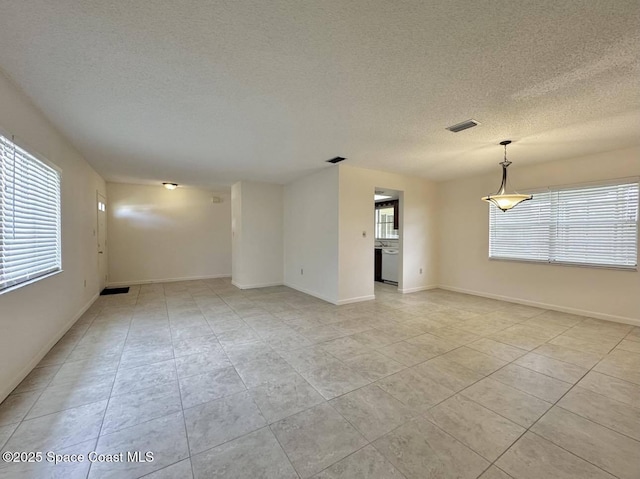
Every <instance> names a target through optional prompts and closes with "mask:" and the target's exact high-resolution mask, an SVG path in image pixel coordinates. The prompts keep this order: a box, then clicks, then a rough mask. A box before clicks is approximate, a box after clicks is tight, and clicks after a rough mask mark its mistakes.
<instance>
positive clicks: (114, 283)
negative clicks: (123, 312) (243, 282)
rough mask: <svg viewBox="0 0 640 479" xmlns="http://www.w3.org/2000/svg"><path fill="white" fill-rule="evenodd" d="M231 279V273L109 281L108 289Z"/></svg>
mask: <svg viewBox="0 0 640 479" xmlns="http://www.w3.org/2000/svg"><path fill="white" fill-rule="evenodd" d="M219 278H231V273H225V274H214V275H212V276H188V277H184V278H161V279H133V280H131V281H109V282H108V283H107V286H108V287H111V286H131V285H132V284H154V283H174V282H177V281H197V280H200V279H219Z"/></svg>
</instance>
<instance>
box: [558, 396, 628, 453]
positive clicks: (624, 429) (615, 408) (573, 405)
mask: <svg viewBox="0 0 640 479" xmlns="http://www.w3.org/2000/svg"><path fill="white" fill-rule="evenodd" d="M558 406H560V407H562V408H564V409H567V410H569V411H571V412H572V413H574V414H578V415H580V416H582V417H585V418H587V419H589V420H591V421H593V422H597V423H598V424H601V425H602V426H606V427H608V428H610V429H613V430H614V431H617V432H619V433H621V434H625V435H626V436H629V437H631V438H633V439H635V440H637V441H640V409H638V408H635V407H632V406H628V405H626V404H624V403H621V402H619V401H616V400H614V399H610V398H608V397H606V396H602V395H600V394H597V393H595V392H593V391H590V390H588V389H583V388H581V387H579V386H578V387H575V388H573V389H572V390H571V391H569V392H568V393H567V395H566V396H564V397H563V398H562V399H561V400H560V401H559V402H558Z"/></svg>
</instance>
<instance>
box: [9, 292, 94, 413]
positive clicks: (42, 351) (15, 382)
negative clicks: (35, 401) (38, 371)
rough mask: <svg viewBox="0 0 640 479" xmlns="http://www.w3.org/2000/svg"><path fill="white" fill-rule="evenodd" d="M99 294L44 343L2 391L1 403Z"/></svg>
mask: <svg viewBox="0 0 640 479" xmlns="http://www.w3.org/2000/svg"><path fill="white" fill-rule="evenodd" d="M99 296H100V293H96V294H95V295H94V296H93V297H92V298H91V299H90V300H89V302H88V303H87V304H85V305H84V306H83V307H82V308H81V309H80V311H79V312H78V313H76V315H75V316H74V317H73V318H72V319H71V320H70V321H68V322H67V323H66V324H65V325H64V326H63V327H62V329H61V330H60V332H58V334H56V335H55V336H54V337H53V338H51V341H49V342H48V343H47V344H45V345H44V347H43V348H42V349H40V351H39V352H38V354H36V355H35V357H34V358H33V359H32V360H31V362H29V364H27V365H26V366H25V367H24V368H22V370H21V371H20V372H19V373H18V375H17V376H16V377H15V378H14V380H13V381H11V382H10V383H9V385H8V386H7V387H6V388H5V389H4V390H2V391H0V403H1V402H2V401H4V400H5V398H6V397H7V396H8V395H9V394H11V391H13V390H14V389H15V388H16V387H18V384H20V383H21V382H22V380H23V379H24V378H26V377H27V375H28V374H29V373H30V372H31V371H33V368H35V367H36V366H37V365H38V363H39V362H40V361H41V360H42V358H44V357H45V356H46V355H47V353H48V352H49V351H50V350H51V348H53V347H54V346H55V345H56V343H57V342H58V341H60V339H61V338H62V336H64V335H65V334H66V333H67V331H69V329H70V328H71V326H73V325H74V324H76V321H78V320H79V319H80V317H81V316H82V315H83V314H84V313H85V312H86V311H87V310H88V309H89V308H90V307H91V305H92V304H93V303H94V302H95V301H96V299H98V297H99Z"/></svg>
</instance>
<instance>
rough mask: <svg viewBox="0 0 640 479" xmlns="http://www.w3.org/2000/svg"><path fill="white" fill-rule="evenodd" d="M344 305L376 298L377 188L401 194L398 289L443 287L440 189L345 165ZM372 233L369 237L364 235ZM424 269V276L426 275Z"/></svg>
mask: <svg viewBox="0 0 640 479" xmlns="http://www.w3.org/2000/svg"><path fill="white" fill-rule="evenodd" d="M339 168H340V178H339V182H340V220H339V232H340V233H339V234H340V239H339V251H340V268H339V270H340V273H339V284H340V287H339V302H340V303H341V304H342V303H348V302H353V301H360V300H366V299H373V295H374V283H373V268H374V260H373V250H374V236H375V234H374V200H373V195H374V192H375V189H376V188H384V189H393V190H399V191H401V192H402V193H401V196H400V249H401V251H402V265H401V267H400V274H399V284H398V287H399V289H400V290H401V291H403V292H412V291H419V290H423V289H428V288H432V287H435V286H436V284H437V270H438V265H437V234H436V228H437V225H436V222H437V197H436V185H435V183H432V182H430V181H428V180H425V179H422V178H417V177H408V176H404V175H398V174H395V173H388V172H384V171H376V170H367V169H363V168H354V167H352V166H348V165H340V167H339ZM363 231H366V232H367V236H366V238H364V237H363V236H362V232H363ZM420 268H422V274H421V273H420Z"/></svg>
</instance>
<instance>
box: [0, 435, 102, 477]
mask: <svg viewBox="0 0 640 479" xmlns="http://www.w3.org/2000/svg"><path fill="white" fill-rule="evenodd" d="M96 442H97V438H96V439H90V440H88V441H84V442H81V443H79V444H74V445H72V446H69V447H62V448H57V449H56V450H55V453H56V454H60V455H64V454H83V455H84V457H87V455H88V454H89V453H90V452H92V451H95V449H96ZM30 450H31V449H30ZM43 452H44V451H43ZM90 466H91V463H90V462H89V461H87V460H84V461H82V462H79V461H77V462H71V461H70V462H61V463H58V464H55V463H53V462H48V461H46V460H43V461H42V462H22V463H6V462H4V461H0V479H14V478H25V479H31V478H38V479H39V478H47V479H48V478H56V479H57V478H65V479H66V478H69V479H76V478H78V479H80V478H86V477H87V474H88V473H89V467H90Z"/></svg>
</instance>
